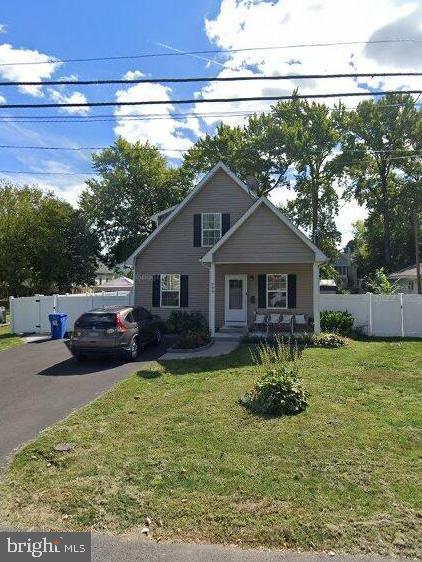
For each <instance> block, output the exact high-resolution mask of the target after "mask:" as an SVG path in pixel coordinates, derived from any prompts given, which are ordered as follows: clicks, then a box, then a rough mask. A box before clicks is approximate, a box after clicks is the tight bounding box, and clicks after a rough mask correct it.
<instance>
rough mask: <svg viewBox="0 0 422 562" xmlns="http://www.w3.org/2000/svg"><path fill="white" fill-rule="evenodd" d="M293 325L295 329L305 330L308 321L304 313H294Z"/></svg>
mask: <svg viewBox="0 0 422 562" xmlns="http://www.w3.org/2000/svg"><path fill="white" fill-rule="evenodd" d="M294 327H295V330H300V331H303V332H306V330H307V328H308V321H307V319H306V316H305V315H304V314H295V319H294Z"/></svg>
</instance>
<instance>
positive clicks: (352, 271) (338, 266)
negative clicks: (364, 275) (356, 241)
mask: <svg viewBox="0 0 422 562" xmlns="http://www.w3.org/2000/svg"><path fill="white" fill-rule="evenodd" d="M333 265H334V268H335V270H336V271H337V273H338V275H339V286H340V287H341V288H343V289H357V288H358V286H359V282H358V268H357V266H356V264H355V263H354V262H353V254H352V253H351V252H350V250H349V251H347V252H342V253H341V254H339V256H338V257H337V258H336V259H335V260H334V262H333Z"/></svg>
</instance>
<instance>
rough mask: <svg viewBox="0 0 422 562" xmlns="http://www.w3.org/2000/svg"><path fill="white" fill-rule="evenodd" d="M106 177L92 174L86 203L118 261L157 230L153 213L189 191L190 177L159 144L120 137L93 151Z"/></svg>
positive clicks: (112, 261)
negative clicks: (173, 164) (172, 163)
mask: <svg viewBox="0 0 422 562" xmlns="http://www.w3.org/2000/svg"><path fill="white" fill-rule="evenodd" d="M92 163H93V167H94V169H95V171H96V173H97V174H98V175H99V176H100V179H89V180H88V181H87V182H86V188H85V190H84V191H83V192H82V194H81V197H80V207H81V210H82V211H83V213H84V216H85V217H86V218H87V220H88V221H89V223H90V225H91V226H92V229H93V230H94V232H95V233H97V235H98V237H99V239H100V241H101V245H102V247H103V249H104V250H105V256H104V259H105V261H106V262H107V264H108V265H110V266H113V265H116V264H119V263H121V262H123V261H125V260H126V259H127V258H128V256H130V254H131V253H132V252H133V251H134V250H135V249H136V248H137V247H138V246H139V245H140V244H141V242H142V241H143V240H144V239H145V238H146V237H147V236H148V234H150V232H151V231H152V230H153V224H152V222H151V220H150V217H151V215H153V214H154V213H157V212H158V211H162V210H163V209H166V208H168V207H171V206H172V205H175V204H176V203H179V202H180V201H181V199H183V197H184V196H185V195H186V193H187V191H188V188H189V182H188V181H185V180H186V178H184V177H182V171H181V170H178V169H177V168H170V167H169V166H168V164H167V160H166V159H165V157H164V156H162V155H161V154H160V152H159V150H158V149H157V148H155V147H152V146H151V145H149V144H148V143H146V144H141V143H139V142H136V143H134V144H131V143H130V142H128V141H126V140H124V139H122V138H119V139H118V140H117V141H116V142H115V143H114V144H113V145H112V146H110V147H109V148H106V149H105V150H102V151H101V152H98V153H95V154H93V155H92Z"/></svg>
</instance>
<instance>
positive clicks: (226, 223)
mask: <svg viewBox="0 0 422 562" xmlns="http://www.w3.org/2000/svg"><path fill="white" fill-rule="evenodd" d="M229 228H230V213H223V214H222V215H221V236H224V235H225V234H226V232H227V231H228V230H229Z"/></svg>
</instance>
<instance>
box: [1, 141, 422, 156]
mask: <svg viewBox="0 0 422 562" xmlns="http://www.w3.org/2000/svg"><path fill="white" fill-rule="evenodd" d="M2 148H3V149H19V150H20V149H23V150H25V149H28V150H71V151H80V150H94V151H95V150H105V149H107V148H110V145H109V146H28V145H13V144H0V149H2ZM143 148H144V149H147V150H164V151H169V152H186V149H183V148H169V147H163V146H160V147H156V146H143ZM364 148H365V147H363V149H364ZM346 152H359V153H360V152H362V150H360V149H352V150H347V151H346ZM390 152H392V153H395V155H394V158H396V157H397V158H398V157H399V156H400V157H402V156H403V157H407V156H412V155H418V154H422V150H409V151H406V150H394V149H385V150H371V154H388V153H390ZM339 154H341V152H340V153H339Z"/></svg>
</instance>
